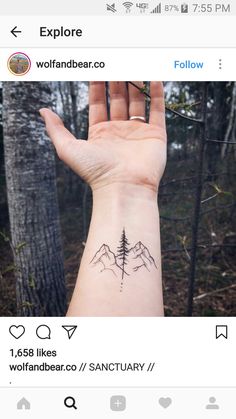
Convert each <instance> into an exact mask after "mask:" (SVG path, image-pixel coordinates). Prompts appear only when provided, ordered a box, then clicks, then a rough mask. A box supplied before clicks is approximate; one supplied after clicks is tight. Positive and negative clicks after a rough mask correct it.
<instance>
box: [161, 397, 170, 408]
mask: <svg viewBox="0 0 236 419" xmlns="http://www.w3.org/2000/svg"><path fill="white" fill-rule="evenodd" d="M171 403H172V400H171V398H170V397H161V398H160V399H159V404H160V405H161V407H164V409H167V407H169V406H170V405H171Z"/></svg>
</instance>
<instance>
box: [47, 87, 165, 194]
mask: <svg viewBox="0 0 236 419" xmlns="http://www.w3.org/2000/svg"><path fill="white" fill-rule="evenodd" d="M136 85H137V86H139V87H142V86H143V83H141V82H137V83H136ZM150 96H151V105H150V118H149V123H146V122H144V121H142V120H141V119H132V120H130V119H129V118H132V117H135V116H139V117H142V118H145V96H144V94H143V93H142V92H140V90H139V89H137V88H136V87H134V86H133V85H130V84H129V85H128V89H127V87H126V83H125V82H110V120H108V116H107V103H106V93H105V83H104V82H91V83H90V93H89V135H88V141H84V140H77V139H76V138H75V137H74V136H73V135H72V134H71V133H70V132H69V131H68V130H67V129H66V128H65V127H64V125H63V123H62V121H61V119H60V118H59V117H58V116H57V115H56V114H55V113H54V112H52V111H51V110H49V109H41V110H40V114H41V116H42V117H43V118H44V120H45V123H46V129H47V132H48V135H49V137H50V138H51V140H52V142H53V144H54V146H55V148H56V151H57V154H58V156H59V158H60V159H61V160H63V161H64V162H65V163H66V164H67V165H68V166H69V167H71V169H72V170H74V171H75V172H76V173H77V174H78V175H80V176H81V177H82V178H83V179H84V180H85V181H86V182H87V183H89V185H90V186H91V188H92V189H93V190H97V189H100V188H104V187H106V186H108V185H109V186H110V185H116V184H119V185H122V184H129V185H140V186H143V187H147V188H149V189H151V190H154V191H157V189H158V185H159V182H160V179H161V177H162V174H163V171H164V168H165V164H166V128H165V103H164V94H163V86H162V83H161V82H151V87H150Z"/></svg>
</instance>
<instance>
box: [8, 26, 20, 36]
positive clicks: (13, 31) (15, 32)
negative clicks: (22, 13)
mask: <svg viewBox="0 0 236 419" xmlns="http://www.w3.org/2000/svg"><path fill="white" fill-rule="evenodd" d="M21 32H22V31H17V26H15V27H14V28H13V29H12V30H11V33H12V35H14V37H15V38H17V35H16V34H17V33H21Z"/></svg>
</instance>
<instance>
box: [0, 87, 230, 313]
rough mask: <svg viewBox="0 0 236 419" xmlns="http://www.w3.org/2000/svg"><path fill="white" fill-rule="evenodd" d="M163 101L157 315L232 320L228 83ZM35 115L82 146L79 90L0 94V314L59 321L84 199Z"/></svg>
mask: <svg viewBox="0 0 236 419" xmlns="http://www.w3.org/2000/svg"><path fill="white" fill-rule="evenodd" d="M128 83H129V82H128ZM143 94H144V95H145V97H146V105H147V106H146V108H147V116H148V111H149V83H148V82H147V83H146V89H145V90H144V91H143ZM165 100H166V121H167V132H168V161H167V167H166V170H165V174H164V176H163V179H162V181H161V184H160V188H159V199H158V200H159V207H160V217H161V240H162V266H163V285H164V304H165V314H166V315H167V316H185V315H190V316H191V315H194V316H234V315H236V269H235V267H236V257H235V255H236V230H235V225H236V221H235V220H236V217H235V215H236V167H235V162H236V147H235V144H236V83H235V82H224V83H223V82H211V83H200V82H199V83H198V82H166V83H165ZM42 106H47V107H51V108H53V109H54V110H55V111H56V112H57V113H58V114H59V115H60V116H61V117H62V119H63V121H64V123H65V125H66V127H67V128H68V129H69V130H70V131H72V132H73V134H74V135H75V136H76V137H77V138H82V139H84V140H86V139H87V133H88V83H87V82H53V83H46V82H34V83H31V82H6V83H2V84H0V315H1V316H16V315H22V316H34V315H39V316H45V315H50V316H52V315H56V316H60V315H64V314H65V312H66V307H67V305H68V302H69V301H70V298H71V294H72V292H73V289H74V284H75V280H76V276H77V272H78V268H79V264H80V260H81V256H82V253H83V250H84V246H85V243H86V238H87V233H88V228H89V221H90V217H91V207H92V196H91V191H90V189H89V187H88V186H87V185H86V184H85V183H84V182H83V181H82V179H80V178H79V177H78V176H77V175H75V174H74V173H73V172H72V171H71V170H70V169H69V168H68V167H66V166H65V165H64V164H63V163H62V162H61V161H60V160H59V159H58V158H57V156H56V155H55V152H54V150H53V147H52V145H51V143H50V141H49V140H48V138H47V136H46V133H45V128H44V125H43V122H42V120H41V119H40V116H39V114H38V109H40V107H42ZM9 214H10V219H11V227H10V220H9ZM107 222H109V219H108V220H107ZM140 228H141V227H140Z"/></svg>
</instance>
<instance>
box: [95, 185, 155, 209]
mask: <svg viewBox="0 0 236 419" xmlns="http://www.w3.org/2000/svg"><path fill="white" fill-rule="evenodd" d="M157 192H158V191H157V187H156V188H154V187H151V186H146V185H136V184H130V183H121V182H117V183H113V184H110V185H106V186H104V187H101V188H98V189H93V201H94V203H96V202H98V201H107V200H110V201H112V202H113V203H114V204H115V203H116V204H118V205H119V204H120V205H125V204H132V202H134V203H135V202H136V203H137V202H140V203H141V202H145V203H148V202H149V203H151V204H155V205H157Z"/></svg>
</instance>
